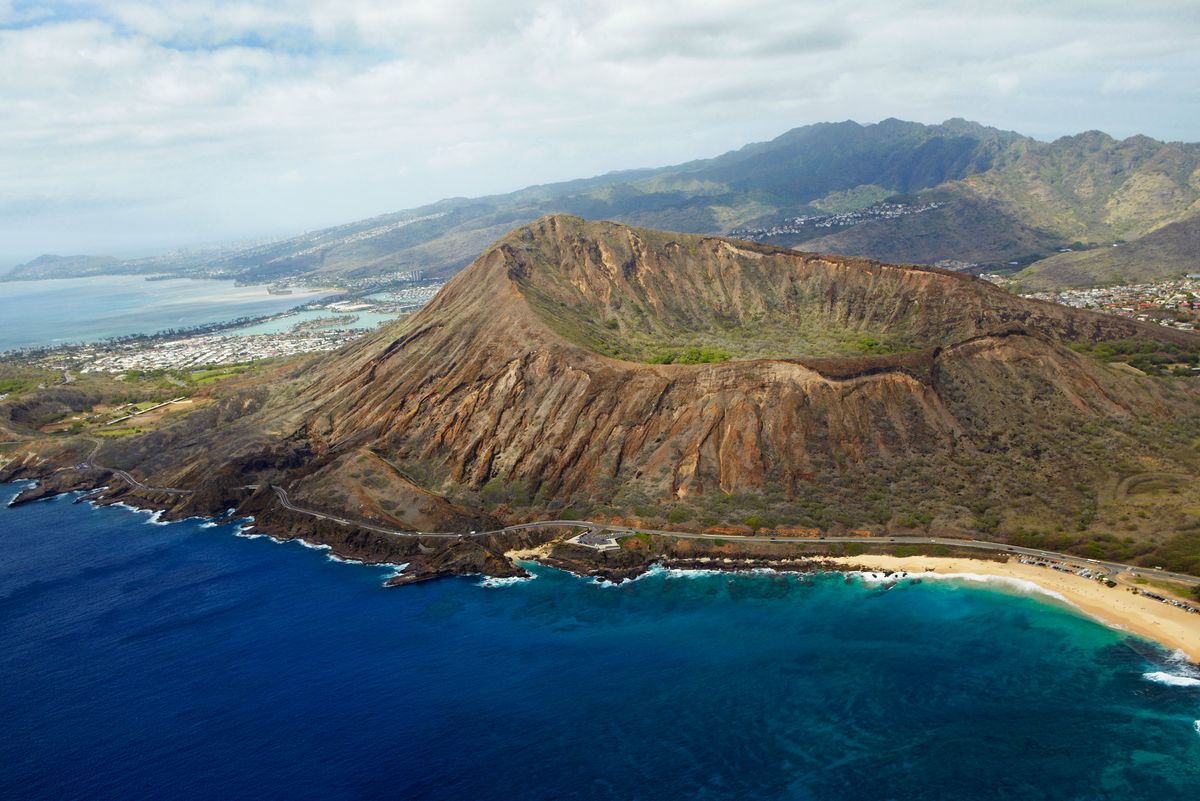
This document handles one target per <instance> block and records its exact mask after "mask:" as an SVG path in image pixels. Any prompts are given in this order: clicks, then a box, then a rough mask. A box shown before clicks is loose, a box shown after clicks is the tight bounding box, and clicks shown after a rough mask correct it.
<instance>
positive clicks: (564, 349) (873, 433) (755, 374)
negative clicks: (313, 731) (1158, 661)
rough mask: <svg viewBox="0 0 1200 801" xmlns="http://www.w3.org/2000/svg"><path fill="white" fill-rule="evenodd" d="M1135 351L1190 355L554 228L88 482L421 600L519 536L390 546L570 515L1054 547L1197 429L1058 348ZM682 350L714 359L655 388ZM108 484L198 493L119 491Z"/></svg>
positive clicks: (718, 250) (1121, 332)
mask: <svg viewBox="0 0 1200 801" xmlns="http://www.w3.org/2000/svg"><path fill="white" fill-rule="evenodd" d="M1131 338H1134V339H1143V340H1152V341H1158V342H1164V341H1166V342H1170V343H1174V344H1180V345H1185V346H1187V347H1191V348H1194V347H1196V343H1197V339H1196V338H1193V337H1191V336H1190V335H1186V334H1183V333H1181V332H1177V331H1171V330H1168V329H1163V328H1160V327H1157V326H1147V325H1143V324H1140V323H1135V322H1132V321H1129V320H1124V319H1120V318H1114V317H1107V316H1103V315H1098V314H1092V313H1088V312H1083V311H1078V310H1072V309H1068V308H1063V307H1059V306H1054V305H1051V304H1045V303H1040V302H1034V301H1027V300H1023V299H1021V298H1018V297H1015V296H1013V295H1010V294H1008V293H1006V292H1004V291H1002V290H1000V289H998V288H997V287H994V286H992V285H991V284H987V283H985V282H982V281H979V280H976V279H973V278H969V277H965V276H962V275H958V274H954V273H947V272H942V271H938V270H930V269H920V268H915V267H900V266H894V265H887V264H880V263H878V262H871V261H866V260H861V259H844V258H838V257H830V256H818V255H813V254H804V253H796V252H792V251H787V250H780V249H775V248H770V247H764V246H760V245H752V244H747V243H742V242H735V241H730V240H725V239H719V238H705V237H698V236H686V235H682V234H667V233H662V232H655V231H644V230H638V229H632V228H628V227H625V226H621V225H616V224H612V223H603V222H585V221H583V220H580V219H578V218H572V217H548V218H545V219H542V220H540V221H538V222H536V223H534V224H531V225H529V226H526V227H523V228H520V229H518V230H516V231H514V232H513V233H511V234H510V235H508V236H507V237H505V238H504V239H502V240H500V241H499V242H498V243H496V244H495V245H494V246H493V247H491V248H490V249H489V250H487V251H486V252H485V253H483V254H482V255H481V256H480V257H479V258H478V259H477V260H476V261H475V263H474V264H473V265H472V266H470V267H469V268H468V269H466V270H465V271H463V272H462V273H460V274H459V275H458V276H457V277H456V278H455V279H454V280H453V281H451V282H450V283H449V284H448V285H447V286H446V288H445V289H444V290H443V291H442V293H441V294H440V295H439V296H438V297H437V298H436V299H435V300H434V302H433V303H431V304H430V305H429V306H428V307H427V308H426V309H424V310H423V311H421V312H420V313H419V314H417V315H414V316H413V317H412V318H410V319H408V320H406V321H404V322H402V323H397V324H396V325H393V326H389V327H387V328H385V329H382V330H381V331H379V332H377V333H375V334H373V335H371V336H369V337H366V338H364V339H363V340H360V341H358V342H356V343H355V344H354V345H352V346H350V347H349V348H347V349H345V350H343V351H340V352H337V353H334V354H329V355H326V356H322V357H316V358H314V359H312V360H310V361H309V362H308V363H306V364H305V365H304V366H303V367H301V368H291V369H292V371H291V372H286V371H285V370H282V368H281V371H278V372H277V373H276V374H275V375H274V376H273V377H272V382H271V383H270V385H269V386H262V387H250V388H248V387H242V388H240V389H239V390H238V391H237V392H236V393H233V392H231V393H230V394H229V396H228V397H226V398H224V399H223V400H222V401H221V402H220V403H217V404H214V405H212V406H210V407H208V408H206V409H204V410H202V411H199V412H197V413H195V414H193V415H191V416H189V417H188V418H186V419H185V420H183V421H182V422H180V423H179V424H176V425H174V426H170V427H167V428H164V429H160V430H158V431H155V432H153V433H151V434H147V435H145V436H143V437H137V438H129V439H125V440H122V441H119V442H115V443H104V444H103V447H101V448H100V449H99V451H98V452H97V453H95V454H94V457H93V463H94V465H96V466H99V467H103V468H105V472H103V473H102V474H101V475H102V476H107V477H109V478H105V479H103V480H104V481H106V482H107V483H109V484H110V485H111V489H110V490H108V491H107V496H110V497H112V498H117V497H124V496H126V495H129V496H133V497H132V499H133V500H134V501H135V502H136V501H137V498H139V497H140V498H142V499H143V500H144V501H146V502H154V503H158V504H160V505H162V506H165V507H167V508H168V509H169V511H170V513H171V514H172V515H175V516H183V515H186V514H197V513H200V514H206V513H213V512H217V511H221V510H224V509H225V508H228V507H236V508H238V509H239V510H240V512H242V513H247V514H254V515H255V516H256V518H257V520H258V525H260V526H264V527H267V528H268V529H271V527H272V526H273V527H274V528H273V529H271V530H274V531H275V532H276V533H280V535H281V536H297V532H300V533H299V535H300V536H305V537H311V538H316V539H318V540H319V541H323V542H328V543H330V544H331V545H333V547H334V548H335V549H336V550H337V552H339V553H341V554H343V555H346V556H351V557H353V558H362V559H367V560H371V561H386V560H388V559H390V560H392V561H404V562H410V563H412V564H414V565H419V575H424V576H428V575H440V574H442V573H445V572H463V571H467V570H478V569H485V570H487V571H488V572H492V573H497V572H501V573H502V572H503V570H510V571H511V570H513V569H514V568H512V567H511V566H508V567H505V566H506V565H508V563H507V562H506V561H505V560H504V558H503V552H504V549H505V548H507V547H511V546H512V544H513V543H514V542H516V539H514V538H513V537H512V536H509V535H503V536H498V537H496V538H492V539H487V540H485V541H483V542H480V541H476V540H469V541H462V542H460V541H457V540H454V539H446V538H443V539H432V538H428V541H426V539H424V538H423V539H422V540H416V539H414V538H396V537H391V536H389V535H388V534H387V533H386V532H387V530H389V529H400V528H403V529H408V530H419V531H425V532H436V531H441V532H446V531H452V532H463V531H468V530H480V531H488V530H491V529H492V528H494V527H495V526H496V525H497V524H498V523H500V522H518V521H523V520H528V519H536V518H544V517H548V516H552V517H558V516H560V515H561V514H563V512H562V510H563V508H564V507H568V506H569V507H572V508H575V509H576V510H577V511H582V512H585V513H587V514H588V515H589V516H590V517H592V518H593V519H602V518H603V519H609V520H626V521H631V520H646V521H650V522H652V523H654V524H656V525H658V526H659V527H661V526H664V525H667V524H668V523H670V524H679V525H683V526H686V527H690V528H693V529H697V530H699V529H708V530H711V531H721V530H724V529H729V530H738V531H740V530H751V529H759V528H771V527H773V526H779V527H782V528H785V529H787V528H789V527H790V529H791V530H796V531H806V530H811V529H817V528H819V529H823V530H824V529H828V528H833V527H838V526H841V527H842V528H844V529H852V528H864V529H872V530H878V529H880V528H882V527H886V526H892V527H898V528H901V529H912V528H915V527H920V528H921V529H922V530H926V531H929V532H931V533H932V532H937V533H941V534H954V533H964V532H978V531H995V530H996V527H997V526H998V525H999V524H1000V523H999V521H1001V520H1002V519H1005V520H1008V519H1011V520H1013V521H1014V525H1016V524H1018V523H1021V522H1022V521H1025V520H1030V519H1035V520H1039V521H1043V524H1045V522H1044V521H1050V523H1049V524H1050V525H1053V524H1055V523H1057V524H1059V526H1060V528H1059V530H1060V531H1063V530H1067V527H1068V526H1070V527H1072V528H1073V527H1074V526H1075V525H1076V523H1078V522H1080V521H1082V522H1083V524H1085V525H1086V522H1087V521H1089V520H1091V519H1092V518H1094V516H1095V508H1096V506H1095V503H1096V502H1095V498H1096V490H1095V488H1096V487H1101V486H1102V485H1103V484H1104V482H1107V481H1109V480H1110V479H1111V478H1113V476H1115V475H1116V474H1117V473H1122V472H1123V471H1130V470H1132V472H1137V471H1138V470H1140V469H1146V468H1142V467H1138V465H1139V464H1142V463H1145V464H1149V463H1150V461H1151V460H1154V459H1160V458H1162V454H1163V453H1164V451H1163V449H1162V448H1161V447H1158V444H1159V443H1161V441H1163V437H1170V436H1178V435H1179V434H1178V433H1171V434H1168V433H1166V432H1168V431H1169V430H1172V431H1176V432H1177V431H1181V430H1182V429H1178V428H1176V429H1170V427H1171V426H1176V427H1178V426H1179V425H1182V423H1181V421H1183V420H1184V419H1185V418H1186V416H1187V415H1189V414H1193V413H1194V411H1195V408H1196V404H1195V400H1194V394H1195V393H1194V391H1193V390H1190V389H1184V388H1182V386H1183V385H1181V384H1176V385H1170V384H1167V383H1164V382H1162V381H1156V380H1150V379H1144V378H1140V377H1138V376H1136V375H1131V374H1129V373H1122V372H1119V371H1117V370H1115V369H1112V368H1110V367H1108V366H1105V365H1103V364H1101V363H1099V362H1097V361H1095V360H1093V359H1091V358H1089V357H1085V356H1081V355H1079V354H1078V353H1076V352H1075V351H1073V350H1071V349H1070V348H1068V347H1066V346H1065V345H1064V344H1063V343H1064V341H1081V342H1096V341H1101V340H1115V339H1131ZM689 348H697V349H701V350H700V351H699V352H700V353H701V355H702V356H704V357H705V358H713V357H716V358H721V357H724V358H726V359H727V360H725V361H717V362H714V363H650V362H652V361H653V360H654V358H653V357H655V356H656V355H658V354H660V353H668V354H679V353H682V352H684V351H686V350H687V349H689ZM705 349H706V350H705ZM880 351H882V352H880ZM889 351H890V352H889ZM1189 425H1190V424H1189ZM1197 433H1200V432H1197ZM1185 436H1186V437H1191V436H1195V434H1186V432H1185ZM1155 437H1157V438H1158V439H1157V440H1155V439H1154V438H1155ZM80 458H81V457H80V455H79V454H78V453H75V454H66V455H64V456H63V457H62V458H57V457H55V458H49V457H48V458H46V459H43V460H41V461H36V460H35V461H32V462H28V463H26V462H21V463H12V464H10V465H9V467H8V468H7V469H6V470H5V471H3V472H0V478H5V477H7V478H22V477H35V478H37V477H44V476H45V475H47V474H49V473H50V471H51V470H52V469H53V468H55V467H58V466H62V465H63V464H69V463H70V462H72V461H74V462H78V460H79V459H80ZM1130 465H1132V468H1131V467H1130ZM118 468H119V469H122V470H126V471H129V473H130V474H132V475H134V476H136V477H138V479H139V480H141V481H143V482H144V483H145V484H146V485H149V486H151V487H155V486H157V487H172V488H183V489H186V490H187V491H188V492H189V493H190V494H179V493H176V494H171V495H163V496H162V497H156V496H154V495H153V493H150V492H148V491H146V490H141V491H138V490H135V489H133V488H131V487H130V486H129V485H128V483H127V482H125V483H122V482H120V481H114V480H112V478H111V476H112V475H113V474H112V473H111V472H110V471H111V470H114V469H118ZM1154 469H1157V470H1160V471H1161V470H1169V471H1173V472H1179V471H1180V470H1181V469H1182V468H1178V467H1170V466H1158V467H1155V468H1154ZM57 475H58V476H67V477H72V476H74V478H70V481H74V482H75V483H74V484H70V486H71V487H72V488H73V487H75V486H85V485H88V483H89V481H91V486H95V485H96V483H99V481H100V480H101V479H96V480H90V479H87V477H86V476H82V475H81V474H80V475H77V474H76V473H71V472H69V471H68V472H60V473H58V474H57ZM56 480H58V481H59V482H60V483H61V482H62V481H67V480H68V479H65V478H64V479H56ZM63 486H64V487H66V486H67V485H66V484H64V485H63ZM272 487H282V488H286V490H287V492H288V493H289V495H290V498H291V501H292V503H293V504H295V505H297V506H298V507H300V509H301V511H297V510H295V509H292V510H288V509H285V508H284V507H283V506H282V505H281V504H280V502H279V501H278V499H277V497H276V495H275V492H274V491H273V490H272ZM304 510H307V511H304ZM667 510H672V512H673V513H674V516H673V517H670V518H668V516H667V513H666V511H667ZM312 512H316V513H318V514H312ZM321 515H326V516H325V517H322V516H321ZM329 516H333V517H335V518H336V517H338V516H340V517H343V518H348V519H350V520H352V521H359V522H361V523H364V524H366V526H364V527H361V528H359V529H357V530H356V529H354V528H353V527H349V528H348V527H347V525H346V523H345V522H344V521H343V522H340V523H339V522H337V520H336V519H331V518H330V517H329ZM754 518H756V519H754ZM1080 530H1082V529H1080ZM381 531H382V532H383V533H380V532H381ZM544 536H546V537H548V536H549V535H544ZM714 536H715V535H714ZM493 540H494V541H493ZM518 544H521V543H518ZM524 544H528V543H524Z"/></svg>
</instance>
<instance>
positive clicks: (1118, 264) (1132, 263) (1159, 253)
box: [1016, 213, 1200, 290]
mask: <svg viewBox="0 0 1200 801" xmlns="http://www.w3.org/2000/svg"><path fill="white" fill-rule="evenodd" d="M1195 272H1200V213H1197V214H1192V215H1191V216H1189V217H1187V218H1185V219H1183V220H1180V221H1178V222H1174V223H1170V224H1168V225H1164V226H1163V227H1162V228H1159V229H1157V230H1155V231H1152V232H1151V233H1149V234H1147V235H1146V236H1144V237H1142V238H1141V239H1137V240H1134V241H1133V242H1128V243H1125V244H1121V245H1119V246H1116V247H1113V246H1112V245H1109V246H1107V247H1098V248H1091V249H1088V250H1083V251H1072V252H1070V253H1060V254H1058V255H1055V256H1051V257H1050V258H1048V259H1044V260H1042V261H1039V262H1037V263H1036V264H1034V265H1032V266H1031V267H1029V268H1028V269H1026V270H1023V271H1021V272H1020V273H1018V274H1017V276H1016V279H1017V280H1018V281H1020V282H1021V285H1022V287H1024V288H1026V289H1034V290H1040V289H1052V288H1055V287H1064V286H1066V287H1090V286H1098V285H1104V284H1128V283H1136V282H1142V281H1161V280H1164V279H1169V278H1174V277H1177V276H1179V275H1181V274H1185V273H1195Z"/></svg>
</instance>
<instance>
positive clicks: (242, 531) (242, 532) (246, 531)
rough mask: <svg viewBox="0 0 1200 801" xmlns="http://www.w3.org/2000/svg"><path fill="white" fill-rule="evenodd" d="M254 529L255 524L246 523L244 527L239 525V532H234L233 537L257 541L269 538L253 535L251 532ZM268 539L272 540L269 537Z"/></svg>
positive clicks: (263, 535) (264, 535)
mask: <svg viewBox="0 0 1200 801" xmlns="http://www.w3.org/2000/svg"><path fill="white" fill-rule="evenodd" d="M253 528H254V524H253V523H246V524H244V525H239V526H238V527H237V531H235V532H233V536H235V537H243V538H245V539H248V540H257V539H260V538H262V537H266V536H267V535H266V534H251V533H250V531H251V529H253ZM268 539H270V538H269V537H268ZM272 541H273V540H272Z"/></svg>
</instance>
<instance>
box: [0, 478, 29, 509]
mask: <svg viewBox="0 0 1200 801" xmlns="http://www.w3.org/2000/svg"><path fill="white" fill-rule="evenodd" d="M13 483H14V484H16V485H17V494H16V495H14V496H12V497H11V498H9V499H8V503H6V504H4V505H5V506H12V504H13V501H15V500H16V499H17V498H19V497H21V493H22V492H24V491H25V490H27V489H29V488H30V487H33V486H36V485H37V482H36V481H14V482H13Z"/></svg>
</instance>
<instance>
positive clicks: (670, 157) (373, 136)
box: [0, 0, 1200, 269]
mask: <svg viewBox="0 0 1200 801" xmlns="http://www.w3.org/2000/svg"><path fill="white" fill-rule="evenodd" d="M1198 43H1200V2H1198V0H1138V2H1136V3H1133V2H1129V0H1119V1H1118V2H1108V1H1107V0H1090V1H1088V2H1084V0H1053V2H1047V1H1046V0H1005V2H994V1H991V2H979V1H978V0H949V1H946V0H854V1H853V2H845V1H844V0H820V1H819V2H810V0H736V1H734V0H730V1H726V0H690V1H684V0H665V1H664V2H655V1H654V0H638V2H631V1H629V0H626V2H609V1H604V0H602V1H600V2H586V0H577V1H576V2H563V3H548V2H535V1H534V0H529V1H526V0H478V1H477V0H433V1H432V2H429V1H426V0H271V2H265V1H261V2H260V0H243V1H238V0H231V1H230V2H213V1H212V0H155V2H138V0H113V2H87V1H86V0H80V1H79V2H58V3H46V2H36V1H34V2H25V1H23V0H0V269H3V268H5V267H7V266H11V265H12V264H15V263H17V262H20V261H25V260H27V259H29V258H33V257H34V256H37V255H39V254H42V253H57V254H68V253H72V254H73V253H91V254H113V255H118V256H128V255H139V254H146V253H152V252H157V251H161V250H166V249H170V248H173V247H178V246H195V245H200V244H211V243H216V242H227V241H237V240H246V239H258V238H268V237H274V236H281V235H290V234H296V233H299V232H301V231H305V230H311V229H314V228H320V227H324V226H328V225H334V224H337V223H341V222H349V221H352V220H356V219H360V218H364V217H369V216H373V215H376V214H382V213H386V212H390V211H397V210H401V209H405V208H410V207H414V206H418V205H421V204H424V203H428V202H432V201H435V200H438V199H441V198H444V197H452V196H473V195H481V194H488V193H496V192H505V191H510V190H514V189H518V188H521V187H523V186H527V185H530V184H537V183H547V182H551V181H556V180H565V179H570V178H578V177H587V176H591V175H596V174H601V173H604V172H609V171H611V170H617V169H627V168H633V167H651V166H662V165H666V164H673V163H678V162H682V161H687V160H690V159H693V158H701V157H707V156H714V155H717V154H720V153H722V152H725V151H727V150H731V149H734V148H737V147H740V146H742V145H744V144H747V143H749V142H753V141H762V140H765V139H770V138H773V137H775V136H777V135H778V134H780V133H782V132H784V131H786V130H788V129H790V128H794V127H797V126H800V125H805V124H809V123H814V122H822V121H836V120H844V119H854V120H857V121H859V122H863V123H870V122H877V121H879V120H881V119H885V118H887V117H898V118H901V119H907V120H916V121H919V122H926V123H934V122H940V121H942V120H944V119H947V118H950V117H965V118H967V119H971V120H976V121H978V122H982V123H985V124H989V125H995V126H997V127H1000V128H1005V129H1010V130H1016V131H1020V132H1021V133H1025V134H1028V135H1031V136H1035V137H1037V138H1039V139H1053V138H1055V137H1058V136H1062V135H1067V134H1071V133H1077V132H1080V131H1083V130H1090V129H1100V130H1104V131H1106V132H1108V133H1110V134H1112V135H1114V136H1118V137H1125V136H1130V135H1133V134H1136V133H1143V134H1147V135H1149V136H1153V137H1155V138H1157V139H1164V140H1175V141H1179V140H1182V141H1200V80H1197V76H1200V47H1198V46H1197V44H1198Z"/></svg>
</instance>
